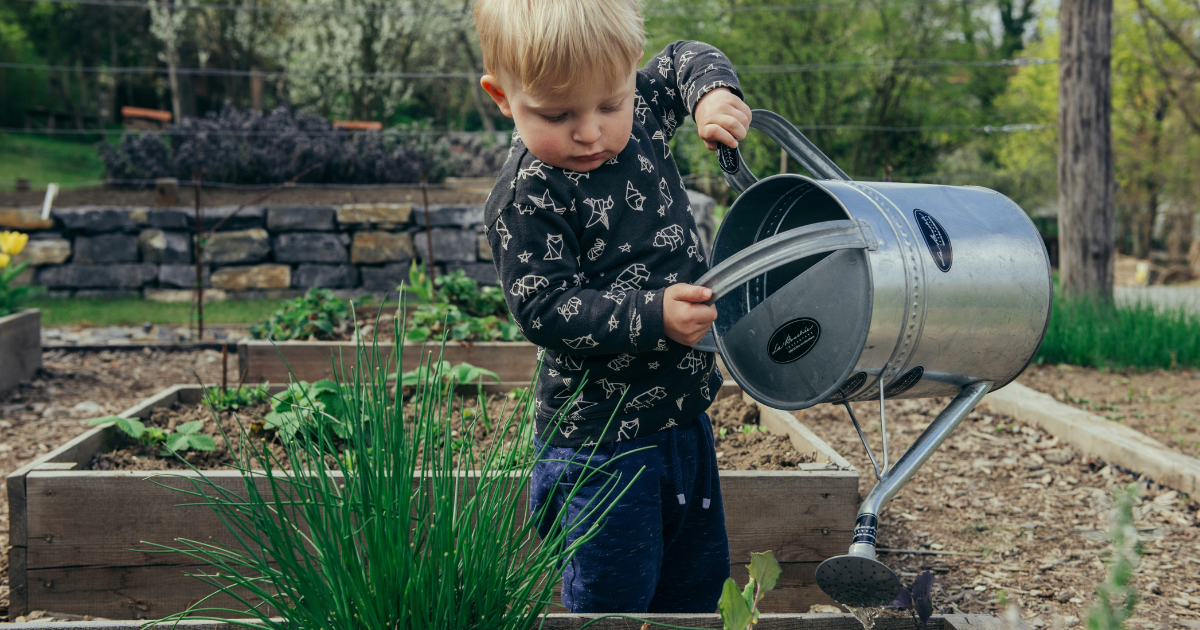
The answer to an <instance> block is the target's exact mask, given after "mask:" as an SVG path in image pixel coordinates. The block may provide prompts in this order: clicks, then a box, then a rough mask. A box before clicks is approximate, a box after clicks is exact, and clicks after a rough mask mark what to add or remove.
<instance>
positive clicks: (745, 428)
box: [738, 424, 769, 435]
mask: <svg viewBox="0 0 1200 630" xmlns="http://www.w3.org/2000/svg"><path fill="white" fill-rule="evenodd" d="M738 430H739V431H740V432H742V433H744V434H747V435H748V434H750V433H755V432H758V433H769V431H767V429H766V428H765V427H762V426H759V425H757V424H743V425H742V428H741V429H738Z"/></svg>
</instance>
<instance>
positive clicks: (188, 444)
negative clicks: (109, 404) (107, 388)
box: [88, 416, 217, 457]
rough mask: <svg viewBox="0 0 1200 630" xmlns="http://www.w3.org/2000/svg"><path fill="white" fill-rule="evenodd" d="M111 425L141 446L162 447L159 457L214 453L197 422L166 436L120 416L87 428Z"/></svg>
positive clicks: (107, 417) (105, 418)
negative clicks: (184, 452)
mask: <svg viewBox="0 0 1200 630" xmlns="http://www.w3.org/2000/svg"><path fill="white" fill-rule="evenodd" d="M110 422H111V423H113V424H114V425H116V427H117V430H119V431H121V432H122V433H124V434H125V435H128V436H129V437H131V438H133V439H134V440H137V441H138V443H139V444H141V445H142V446H148V447H153V446H157V445H160V444H161V445H163V446H164V447H165V448H166V450H163V451H159V453H158V454H159V455H160V456H164V457H166V456H169V455H171V454H172V451H186V450H189V449H190V450H197V451H214V450H216V448H217V444H216V442H215V441H214V440H213V439H212V438H211V437H209V436H207V435H204V434H201V433H199V431H200V427H201V426H202V425H203V423H201V422H200V421H199V420H193V421H191V422H185V423H183V424H181V425H179V426H178V427H177V428H176V430H175V433H171V434H168V433H167V432H166V431H163V430H162V429H160V428H158V427H147V426H146V425H144V424H142V421H141V420H138V419H137V418H122V417H120V416H105V417H103V418H96V419H94V420H92V421H90V422H88V426H95V425H97V424H108V423H110Z"/></svg>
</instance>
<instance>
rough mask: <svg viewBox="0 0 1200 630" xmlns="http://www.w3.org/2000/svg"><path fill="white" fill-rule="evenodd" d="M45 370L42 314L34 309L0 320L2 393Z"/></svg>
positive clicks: (0, 318) (0, 387)
mask: <svg viewBox="0 0 1200 630" xmlns="http://www.w3.org/2000/svg"><path fill="white" fill-rule="evenodd" d="M40 367H42V313H41V311H39V310H37V309H35V308H33V309H27V310H24V311H21V312H19V313H13V314H12V315H6V316H4V317H0V392H6V391H8V390H10V389H12V388H14V387H16V386H17V384H19V383H20V382H21V381H23V380H25V379H27V378H31V377H32V376H33V375H34V374H36V373H37V371H38V368H40Z"/></svg>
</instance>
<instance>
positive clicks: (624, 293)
mask: <svg viewBox="0 0 1200 630" xmlns="http://www.w3.org/2000/svg"><path fill="white" fill-rule="evenodd" d="M475 19H476V25H477V27H478V30H479V39H480V42H481V44H482V47H483V53H484V65H485V68H486V70H487V74H486V75H485V76H484V77H483V79H482V80H481V84H482V86H483V88H484V89H485V90H487V92H488V94H490V95H491V97H492V98H493V99H494V100H495V101H496V104H497V105H499V107H500V110H501V111H502V112H503V113H504V115H505V116H508V117H511V118H513V119H514V122H515V124H516V127H517V132H516V133H514V134H513V147H512V150H511V151H510V153H509V158H508V161H507V162H506V163H505V165H504V167H503V168H502V169H501V172H500V175H499V179H498V181H497V184H496V187H495V188H494V189H493V190H492V193H491V195H490V197H489V198H488V201H487V212H486V217H485V224H486V226H487V238H488V243H489V244H490V245H491V248H492V252H493V255H494V257H495V262H496V269H497V271H498V273H499V276H500V281H501V284H502V286H503V287H504V289H505V291H506V299H507V301H508V306H509V309H510V310H511V311H512V314H513V316H514V318H515V319H516V321H517V323H518V325H519V326H520V327H521V330H522V331H523V332H524V334H525V336H526V337H528V338H529V340H530V341H532V342H534V343H536V344H537V345H538V346H540V347H541V348H542V349H543V358H544V361H543V366H542V370H541V373H540V374H539V377H538V382H537V388H536V391H535V393H534V396H535V409H536V418H535V424H536V429H537V434H538V435H539V436H541V439H542V440H544V442H542V441H538V442H537V446H538V448H542V447H545V451H544V452H543V454H542V456H541V458H540V459H539V461H538V463H537V464H536V465H535V467H534V472H533V480H532V482H531V490H530V508H531V510H532V511H534V512H536V511H537V510H539V508H541V507H543V506H545V507H547V517H546V518H547V519H553V520H558V521H559V522H567V523H571V524H572V527H574V529H573V533H572V536H578V535H580V534H582V532H583V531H585V530H586V529H587V526H588V525H589V524H590V519H592V518H594V516H593V515H592V514H591V513H590V512H589V510H590V509H591V508H595V507H596V502H597V500H598V498H597V497H596V494H597V492H599V486H600V485H602V484H600V483H593V484H587V486H596V487H581V488H574V492H573V493H572V487H573V486H574V485H575V483H576V481H578V480H579V479H580V477H581V475H582V474H583V473H582V467H583V465H585V464H586V465H590V466H593V467H595V466H600V465H602V464H604V465H605V470H607V471H609V472H616V473H618V474H619V475H620V478H621V479H622V480H623V482H622V485H624V484H625V483H627V482H628V481H629V480H630V479H633V478H634V477H635V476H636V480H635V481H634V482H633V483H632V485H631V486H630V487H629V488H628V490H627V491H626V492H625V494H624V495H623V496H622V497H621V498H620V500H619V501H617V502H616V503H615V504H614V505H613V507H612V509H611V510H610V511H609V512H608V514H607V516H606V517H605V521H604V524H603V527H602V528H601V529H600V531H599V534H598V535H597V536H596V537H595V538H593V539H592V540H590V541H588V543H587V544H586V545H584V546H583V547H582V548H581V549H580V550H579V552H578V553H577V554H576V555H575V556H574V557H573V559H572V560H571V561H570V562H569V563H568V564H567V565H566V566H564V567H563V590H562V598H563V602H564V603H565V604H566V606H567V608H568V609H569V610H571V611H572V612H626V613H638V612H712V611H713V610H715V609H716V604H717V600H718V599H719V597H720V593H721V588H722V584H723V583H724V581H725V579H726V578H727V577H728V576H729V544H728V538H727V537H726V533H725V517H724V513H723V512H722V507H721V492H720V484H719V481H718V478H717V462H716V454H715V452H714V450H715V449H714V447H713V436H712V426H711V424H710V422H709V420H708V416H707V415H706V414H705V413H704V411H705V410H706V409H707V408H708V406H709V405H710V404H711V402H712V398H713V395H714V394H715V393H716V391H717V389H718V388H719V387H720V386H721V374H720V372H719V371H718V370H715V369H714V367H715V366H714V356H713V354H712V353H709V352H703V351H700V350H695V349H693V348H691V345H692V344H694V343H696V342H697V341H699V339H700V338H701V337H702V336H703V335H704V333H705V332H707V330H708V328H709V325H710V324H711V323H712V321H713V320H714V319H716V310H715V309H714V308H713V307H711V306H707V305H705V304H704V303H703V302H704V301H705V300H707V299H708V298H709V297H710V296H711V291H709V290H708V289H706V288H703V287H699V286H694V285H690V284H688V283H689V282H692V281H694V280H696V279H697V278H699V277H700V276H701V275H702V274H703V273H704V272H705V271H706V270H707V267H708V264H707V261H706V259H705V253H704V249H703V247H702V245H701V243H700V240H699V237H698V235H697V234H696V226H695V222H694V220H693V218H692V213H691V207H690V206H689V205H688V197H687V193H686V191H685V190H684V184H683V180H682V178H681V177H680V175H679V170H678V168H677V167H676V165H675V162H674V160H673V159H672V158H671V149H670V145H669V142H670V140H671V138H672V136H673V135H674V133H675V131H676V128H677V127H678V125H679V124H680V122H681V121H682V120H683V118H684V117H685V116H687V115H688V114H689V113H690V114H692V115H693V117H694V118H695V120H696V123H697V126H698V129H699V132H700V137H701V138H703V139H704V141H705V144H706V145H707V146H708V148H709V149H710V150H715V149H716V148H717V145H718V143H721V144H726V145H728V146H731V147H736V146H737V141H738V140H739V139H741V138H743V137H745V134H746V129H747V128H748V126H749V123H750V110H749V108H748V107H746V105H745V104H744V103H743V102H742V100H741V98H740V90H739V88H738V83H737V77H736V75H735V74H734V72H733V66H732V65H731V64H730V63H729V60H728V59H726V58H725V56H724V55H722V54H721V53H720V52H719V51H717V50H716V49H715V48H713V47H711V46H708V45H705V44H701V43H698V42H676V43H674V44H671V45H669V46H667V47H666V49H664V50H663V52H662V53H661V54H659V55H657V56H655V57H654V58H653V59H651V60H650V62H649V63H648V64H646V66H645V67H644V68H642V69H641V70H637V64H638V63H639V62H640V61H641V59H642V55H643V53H642V46H643V44H644V43H645V36H644V33H643V29H642V18H641V15H640V13H639V10H638V5H637V0H479V1H478V2H477V3H476V7H475ZM585 375H586V381H585ZM581 383H583V385H582V389H581V388H580V385H581ZM577 391H578V396H577V397H576V398H574V399H573V400H571V397H572V395H574V394H576V392H577ZM564 406H565V408H564ZM547 442H548V443H549V444H548V445H547V444H546V443H547ZM644 447H654V448H644ZM639 449H640V450H639ZM621 455H623V456H621ZM618 456H621V457H618ZM638 471H641V474H640V475H637V473H638ZM589 503H590V504H591V505H590V508H589ZM544 532H545V529H544V528H543V533H544Z"/></svg>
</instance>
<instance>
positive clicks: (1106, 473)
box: [0, 351, 1200, 628]
mask: <svg viewBox="0 0 1200 630" xmlns="http://www.w3.org/2000/svg"><path fill="white" fill-rule="evenodd" d="M44 358H45V369H44V370H43V371H42V372H41V373H39V374H38V376H37V378H36V379H35V380H33V381H31V382H30V383H28V384H26V385H23V386H22V387H21V388H20V389H19V390H17V391H15V392H10V393H8V394H0V471H2V472H3V473H5V474H7V473H10V472H12V471H13V470H15V469H17V468H18V467H20V466H22V465H24V464H25V463H27V462H29V461H30V460H32V459H34V458H35V457H37V456H38V455H39V454H42V453H45V452H46V451H48V450H50V449H52V448H55V447H57V446H59V445H61V444H62V443H64V442H65V441H66V440H68V439H70V438H72V437H74V436H76V435H78V434H79V433H80V432H81V431H83V430H84V428H85V427H84V425H85V424H86V420H87V419H88V418H91V417H95V416H99V415H107V414H110V413H119V412H120V411H122V410H124V409H127V408H129V407H131V406H133V405H134V404H136V403H137V402H138V401H140V400H141V399H143V398H145V397H147V396H150V395H152V394H154V393H155V392H157V391H159V390H161V389H163V388H165V387H167V386H170V385H174V384H177V383H189V382H196V381H197V380H198V379H199V380H201V381H207V382H212V381H214V380H216V379H219V377H220V369H221V366H220V353H218V352H212V351H204V352H164V351H157V352H154V351H151V352H149V353H148V354H145V353H142V352H140V351H139V352H129V351H109V352H100V353H95V352H92V353H83V352H65V351H52V352H47V353H46V354H45V355H44ZM1059 371H1061V372H1063V373H1064V374H1066V375H1067V376H1064V377H1060V376H1059V375H1058V372H1059ZM1120 378H1129V379H1130V381H1131V384H1134V385H1135V386H1136V387H1142V388H1146V387H1148V388H1151V393H1150V394H1142V395H1141V396H1145V397H1146V398H1147V400H1148V401H1149V403H1150V404H1147V402H1146V401H1141V402H1137V403H1132V404H1138V405H1139V408H1138V409H1137V410H1136V411H1133V414H1134V415H1136V414H1137V413H1146V414H1147V416H1146V418H1136V417H1135V418H1132V420H1148V419H1151V418H1155V417H1163V416H1156V415H1153V414H1152V411H1155V410H1159V409H1160V407H1161V409H1173V410H1174V411H1175V415H1174V416H1170V418H1171V424H1170V425H1168V424H1167V423H1166V422H1165V420H1164V421H1161V422H1162V423H1161V424H1159V425H1149V424H1147V425H1144V426H1147V427H1150V428H1148V429H1144V430H1147V431H1148V434H1149V435H1152V436H1156V437H1159V435H1160V434H1156V433H1155V432H1153V427H1154V426H1163V427H1168V426H1169V427H1174V428H1179V429H1180V431H1181V432H1182V430H1183V429H1182V427H1181V424H1180V423H1179V420H1180V419H1188V418H1187V416H1185V415H1182V414H1180V413H1179V412H1180V411H1188V412H1189V413H1191V412H1193V411H1194V406H1192V407H1189V406H1187V405H1189V404H1193V403H1188V402H1186V401H1191V400H1195V396H1196V390H1197V388H1198V387H1200V385H1190V386H1189V385H1187V383H1189V382H1191V383H1198V384H1200V379H1196V380H1192V381H1188V380H1186V379H1192V378H1194V377H1193V376H1192V374H1191V373H1185V372H1162V373H1148V374H1142V375H1113V374H1110V373H1104V372H1098V371H1095V370H1083V369H1079V368H1071V369H1067V368H1058V367H1055V366H1043V367H1031V368H1030V370H1029V371H1027V373H1026V374H1025V375H1024V376H1022V378H1021V382H1022V383H1025V384H1026V385H1028V386H1030V387H1033V388H1035V389H1038V390H1040V391H1046V392H1051V393H1060V394H1061V390H1060V389H1058V387H1059V386H1060V385H1059V382H1060V380H1064V379H1065V380H1066V383H1065V385H1066V387H1067V390H1068V391H1069V392H1070V395H1071V397H1072V398H1076V399H1082V398H1092V399H1093V402H1091V403H1077V404H1079V405H1082V404H1095V402H1096V401H1100V400H1103V399H1104V396H1106V395H1107V396H1110V397H1115V396H1121V395H1124V396H1126V397H1128V388H1129V386H1128V385H1124V384H1122V383H1120V382H1118V384H1117V385H1112V382H1113V381H1114V380H1118V379H1120ZM1147 379H1149V380H1147ZM1154 379H1157V380H1154ZM1172 379H1174V385H1173V386H1172V384H1171V383H1172ZM1172 387H1173V389H1171V388H1172ZM1169 392H1174V393H1169ZM1161 396H1168V397H1171V396H1178V399H1176V400H1174V401H1163V402H1161V403H1160V402H1157V401H1155V400H1154V399H1155V398H1156V397H1161ZM1139 397H1140V396H1139ZM737 400H738V399H737V397H734V398H732V399H722V401H718V405H729V406H731V407H733V406H734V405H735V403H736V402H737ZM726 401H728V402H726ZM86 403H92V404H91V405H89V404H86ZM944 403H945V400H930V401H896V402H889V403H888V406H887V408H888V419H889V422H888V426H889V428H891V430H892V431H893V433H892V440H891V446H892V452H893V453H895V452H897V451H900V450H901V449H902V448H903V447H905V446H907V444H908V443H909V442H911V441H912V439H914V438H915V437H916V435H917V434H918V432H919V430H921V429H923V428H924V426H925V425H926V424H927V423H928V422H929V420H930V419H932V417H933V415H936V412H937V411H938V410H939V409H941V406H942V405H943V404H944ZM1172 403H1173V404H1174V407H1173V408H1172V407H1171V405H1172ZM1111 404H1117V403H1111ZM77 406H78V410H75V409H76V407H77ZM1126 406H1127V407H1128V406H1129V405H1126ZM876 407H877V406H876V405H870V404H866V403H856V404H855V411H856V413H858V414H859V415H860V419H861V420H862V421H863V423H864V425H874V426H877V420H878V413H877V411H873V409H875V408H876ZM1091 411H1093V413H1097V411H1096V410H1094V409H1093V410H1091ZM1100 411H1104V412H1105V413H1108V411H1105V410H1100ZM1120 412H1121V411H1118V413H1120ZM753 413H754V409H753V408H752V407H740V406H739V407H738V408H737V409H729V410H726V411H725V413H724V414H718V413H715V411H714V415H715V416H717V417H718V418H724V420H719V422H720V426H718V427H717V430H718V432H719V430H720V428H722V427H724V428H726V438H725V439H724V440H718V442H717V448H718V452H721V453H722V457H721V459H722V460H725V459H726V458H727V457H728V458H730V461H733V458H734V457H735V455H736V453H737V451H740V450H741V449H742V448H743V447H742V446H741V442H740V441H741V440H747V441H750V440H763V439H764V438H770V437H774V436H770V435H769V434H763V433H759V432H757V431H756V432H753V433H745V434H743V433H741V432H740V431H737V430H736V429H740V428H741V425H745V424H750V425H753V424H754V423H755V420H754V418H753ZM797 415H798V417H799V418H800V420H801V421H802V422H804V423H805V424H807V425H808V426H809V427H811V428H812V429H813V430H814V431H815V432H816V433H817V435H818V436H820V437H821V438H822V439H824V440H825V441H827V442H829V443H830V444H831V445H832V446H833V447H834V448H836V449H837V450H838V451H839V452H841V453H843V454H844V455H845V456H846V457H847V458H848V459H850V461H851V462H853V463H854V465H855V466H857V467H858V469H859V470H860V471H861V472H862V482H861V485H860V492H862V493H863V494H865V493H866V492H867V491H868V490H869V489H870V487H871V485H872V483H871V482H872V481H873V477H872V475H871V473H870V463H869V462H868V461H867V459H866V456H865V454H864V453H863V449H862V445H861V444H859V443H858V438H857V436H856V435H855V434H854V429H853V427H852V425H851V424H850V422H849V420H848V418H847V417H846V415H845V410H843V409H841V408H836V407H832V406H830V405H821V406H819V407H816V408H813V409H809V410H806V411H803V412H798V414H797ZM1125 422H1126V423H1129V422H1130V419H1129V418H1127V419H1126V420H1125ZM1131 426H1134V425H1131ZM1140 426H1142V425H1137V426H1135V428H1139V427H1140ZM1168 430H1169V429H1168ZM1163 433H1166V431H1165V430H1164V432H1163ZM1171 435H1175V434H1174V433H1171ZM868 436H869V439H870V440H871V441H872V444H873V445H874V447H875V448H876V450H877V452H878V447H879V433H878V430H877V429H875V430H873V431H870V432H869V433H868ZM1160 439H1162V438H1161V437H1160ZM1185 439H1186V438H1185ZM768 442H770V440H768ZM786 454H787V453H786V452H785V453H784V455H786ZM744 466H745V464H736V465H729V464H724V463H723V466H722V467H729V468H742V467H744ZM1135 482H1136V483H1139V486H1140V487H1141V488H1142V489H1143V496H1142V502H1141V504H1140V505H1139V506H1138V508H1137V516H1138V522H1137V525H1138V529H1139V531H1140V532H1141V535H1142V537H1143V541H1144V543H1143V544H1144V551H1145V555H1144V556H1143V558H1142V562H1141V565H1140V567H1139V569H1138V572H1137V575H1136V577H1135V579H1134V586H1135V588H1136V589H1137V591H1138V593H1139V595H1140V597H1141V598H1142V599H1141V602H1140V603H1139V604H1138V607H1137V609H1136V611H1135V615H1134V618H1133V620H1132V621H1131V622H1130V623H1128V624H1127V627H1129V628H1139V627H1145V628H1200V577H1197V576H1198V575H1200V545H1198V540H1200V536H1198V535H1197V534H1198V533H1200V526H1198V525H1197V513H1196V504H1195V503H1194V502H1191V501H1189V499H1188V498H1187V497H1184V496H1182V495H1179V494H1178V493H1175V492H1174V491H1172V490H1170V489H1168V488H1162V487H1159V486H1156V485H1154V484H1152V483H1148V482H1146V481H1145V480H1139V479H1138V476H1137V475H1136V473H1131V472H1130V471H1125V470H1121V469H1118V468H1115V467H1112V466H1108V465H1106V464H1105V463H1104V462H1102V461H1097V460H1095V459H1092V458H1090V457H1088V455H1087V454H1086V453H1080V452H1078V451H1076V450H1074V449H1072V448H1070V447H1069V446H1066V445H1064V444H1061V443H1058V442H1056V441H1055V440H1053V439H1052V438H1050V437H1049V436H1048V435H1046V434H1044V433H1042V432H1040V431H1038V430H1037V429H1035V428H1033V427H1028V426H1021V425H1019V424H1017V423H1014V422H1013V421H1012V420H1011V419H1009V418H1007V417H1005V416H1001V415H998V414H993V413H991V412H990V411H989V410H988V409H986V407H985V408H982V409H981V410H979V411H977V412H975V413H974V414H972V415H971V417H970V419H969V420H967V421H966V422H964V425H963V426H962V427H960V428H959V429H958V430H957V431H956V432H955V434H954V435H953V436H952V437H951V438H950V439H949V440H948V441H947V443H946V444H945V445H943V447H942V448H941V449H939V450H938V451H937V452H936V453H935V454H934V455H933V457H932V458H931V459H930V461H929V462H928V463H927V464H926V465H925V466H924V467H923V468H922V469H921V471H920V472H919V473H918V474H917V475H916V476H915V478H914V479H913V481H912V482H910V483H909V484H908V485H907V486H906V487H905V488H904V489H903V490H902V491H901V492H900V494H899V495H898V496H897V497H896V498H895V499H894V500H893V501H892V502H890V503H888V504H887V506H885V508H884V510H883V514H882V515H881V530H880V534H881V538H880V541H881V546H882V547H883V548H885V549H892V550H901V552H895V551H888V552H886V553H881V555H880V558H881V560H883V561H884V562H886V563H888V564H889V565H890V566H892V567H894V568H896V569H897V570H898V571H900V572H901V574H902V579H903V580H904V581H905V582H906V583H909V582H911V580H912V579H913V577H915V575H916V574H917V573H919V572H920V571H923V570H931V571H934V572H935V574H936V575H937V586H936V590H935V603H936V605H937V607H938V608H939V609H940V610H941V611H944V612H959V611H961V612H968V613H989V612H995V613H1002V612H1003V606H1002V605H1001V603H1000V602H1001V600H1002V599H1004V598H1007V601H1008V602H1010V603H1011V604H1015V605H1017V606H1018V607H1019V610H1020V612H1021V615H1022V617H1023V618H1024V619H1025V621H1026V622H1028V623H1030V624H1031V625H1033V626H1034V627H1047V628H1051V627H1068V626H1074V627H1084V626H1085V625H1086V621H1085V620H1086V611H1087V608H1088V606H1089V604H1090V603H1091V602H1092V600H1093V598H1094V596H1093V592H1094V589H1095V587H1096V585H1097V584H1099V583H1100V582H1101V581H1102V580H1103V579H1104V576H1105V566H1104V559H1105V557H1106V556H1105V554H1106V550H1107V545H1108V543H1107V534H1106V531H1107V529H1108V526H1109V523H1108V518H1109V514H1110V511H1111V499H1109V496H1110V495H1109V489H1110V488H1113V487H1117V486H1124V485H1127V484H1130V483H1135ZM6 499H7V497H5V496H4V495H3V494H0V547H4V550H5V551H7V547H6V546H7V542H8V541H7V532H8V522H7V517H8V513H7V500H6ZM7 560H8V559H7V553H4V554H3V555H0V619H3V618H5V617H4V615H6V614H7V597H8V581H7ZM1002 591H1003V594H1004V595H1003V597H1002V596H1001V592H1002ZM768 597H770V596H769V595H768ZM42 618H43V619H45V618H46V616H44V615H43V616H42ZM60 618H62V617H60Z"/></svg>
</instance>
